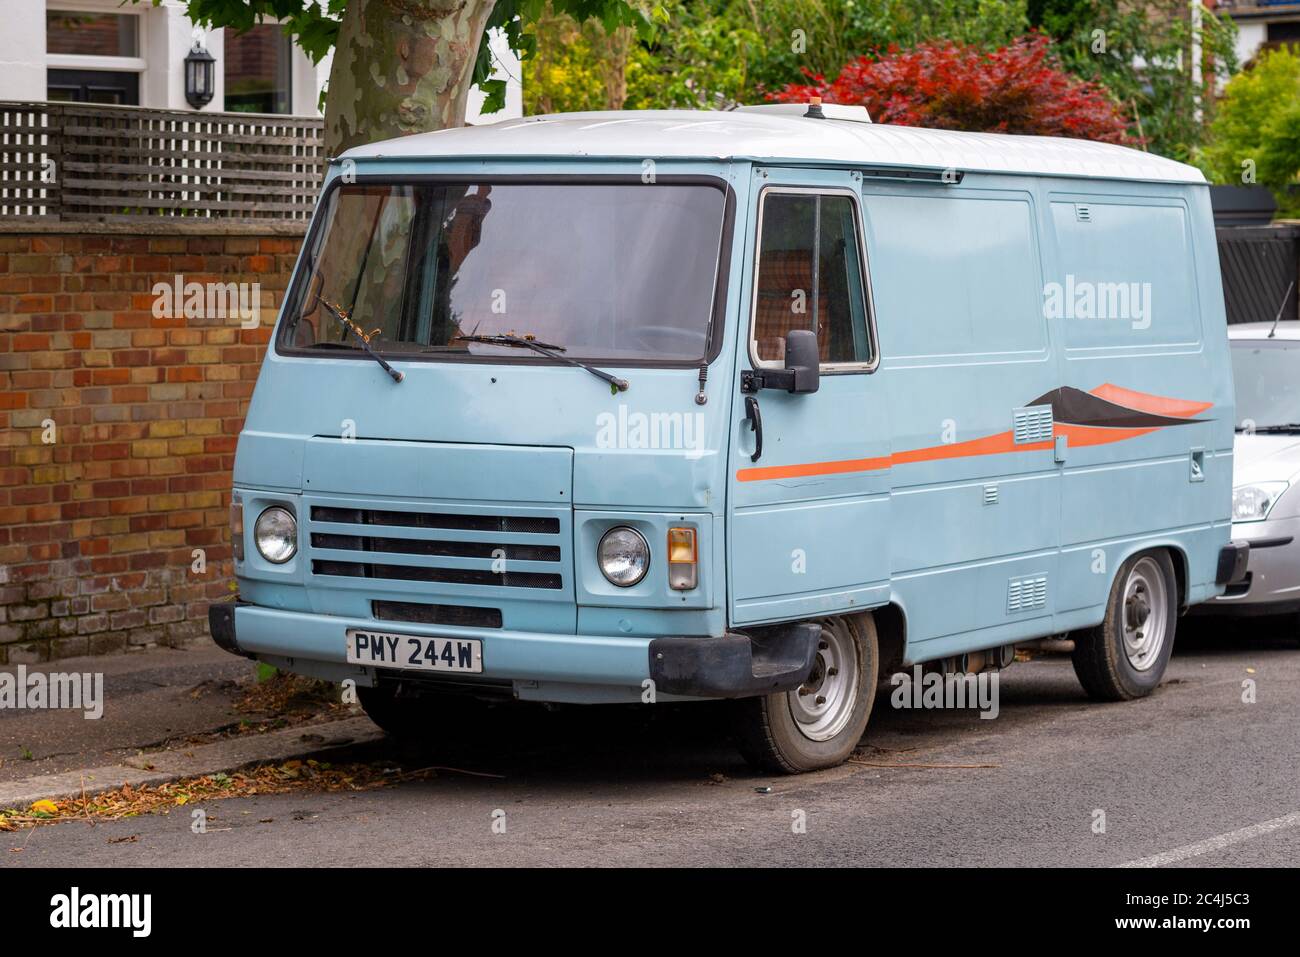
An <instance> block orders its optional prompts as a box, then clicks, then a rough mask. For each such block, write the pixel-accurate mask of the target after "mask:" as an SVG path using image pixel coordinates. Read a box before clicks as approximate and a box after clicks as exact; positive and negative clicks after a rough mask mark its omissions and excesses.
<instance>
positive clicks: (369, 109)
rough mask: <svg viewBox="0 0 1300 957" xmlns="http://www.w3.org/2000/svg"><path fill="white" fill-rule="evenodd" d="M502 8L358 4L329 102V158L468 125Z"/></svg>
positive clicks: (409, 0) (460, 3) (441, 1)
mask: <svg viewBox="0 0 1300 957" xmlns="http://www.w3.org/2000/svg"><path fill="white" fill-rule="evenodd" d="M495 5H496V0H350V2H349V3H348V5H347V8H346V10H345V11H344V14H343V22H342V23H341V24H340V25H339V39H338V45H337V46H336V47H335V49H334V62H333V64H332V65H331V67H330V79H329V91H328V94H327V95H326V98H325V148H326V153H327V155H329V156H338V155H339V154H341V153H342V152H343V151H344V150H347V149H350V148H351V147H353V146H357V145H359V144H362V143H371V142H374V141H375V140H385V139H391V138H392V137H395V136H406V135H408V134H410V133H423V132H425V131H426V130H438V129H443V128H444V127H448V126H463V125H464V124H465V101H466V98H467V97H468V95H469V90H470V86H471V85H472V80H473V76H474V58H475V56H476V55H477V54H478V47H479V41H480V40H481V39H482V37H483V30H484V28H485V27H486V25H487V19H488V16H489V15H490V14H491V13H492V8H493V7H494V6H495Z"/></svg>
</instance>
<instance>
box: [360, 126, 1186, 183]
mask: <svg viewBox="0 0 1300 957" xmlns="http://www.w3.org/2000/svg"><path fill="white" fill-rule="evenodd" d="M344 156H346V157H349V158H352V159H362V158H381V157H382V158H390V159H418V158H421V157H467V156H473V157H480V156H482V157H487V156H492V157H509V158H520V157H530V158H531V157H554V158H564V159H576V158H583V159H586V158H598V157H608V158H622V159H701V158H707V159H733V158H734V159H745V160H756V161H759V162H790V163H833V164H851V165H864V166H885V167H907V168H915V169H927V170H944V169H956V170H960V171H963V172H967V171H969V172H988V173H1028V174H1035V175H1041V176H1087V177H1095V178H1102V179H1127V180H1144V181H1155V182H1167V183H1204V182H1205V177H1204V176H1203V175H1202V174H1201V171H1200V170H1198V169H1196V168H1195V167H1194V166H1187V165H1185V164H1183V163H1178V162H1175V161H1174V160H1169V159H1165V158H1164V157H1161V156H1155V155H1153V154H1151V153H1144V152H1142V151H1140V150H1134V149H1128V148H1127V147H1123V146H1112V145H1110V144H1108V143H1094V142H1091V141H1089V140H1075V139H1064V138H1060V137H1051V136H1009V135H1004V134H998V133H959V132H955V131H951V130H928V129H920V128H917V127H910V126H890V125H885V124H880V123H871V122H863V121H861V120H856V119H854V120H848V119H829V118H828V119H809V118H805V117H803V116H799V115H790V113H787V112H784V111H772V110H755V111H749V110H732V111H726V112H718V111H705V110H628V111H621V112H620V111H609V112H592V113H552V114H547V115H544V116H529V117H525V118H523V119H514V120H502V121H500V122H498V123H491V124H488V125H484V126H471V127H461V128H457V129H446V130H436V131H434V132H431V133H416V134H414V135H411V136H403V137H398V138H397V139H391V140H385V141H383V142H379V143H371V144H368V145H366V146H359V147H356V148H354V149H351V150H348V152H347V153H345V154H344Z"/></svg>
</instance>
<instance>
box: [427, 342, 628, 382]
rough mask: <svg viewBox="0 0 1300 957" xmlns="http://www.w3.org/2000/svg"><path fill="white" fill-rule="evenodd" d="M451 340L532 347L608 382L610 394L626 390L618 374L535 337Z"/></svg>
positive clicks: (524, 347) (624, 380)
mask: <svg viewBox="0 0 1300 957" xmlns="http://www.w3.org/2000/svg"><path fill="white" fill-rule="evenodd" d="M452 339H453V340H459V341H462V342H482V343H486V344H487V345H492V346H517V347H519V348H523V349H532V350H533V351H534V352H537V353H540V354H541V355H544V356H546V357H547V358H550V359H556V360H558V361H560V362H564V363H567V364H568V365H571V366H577V367H578V368H579V369H586V370H587V371H588V372H590V373H591V374H592V375H594V376H595V377H596V378H597V379H600V380H602V381H603V382H608V383H609V391H610V394H614V393H617V392H626V391H627V385H628V383H627V380H626V379H620V378H619V377H618V376H615V375H610V374H609V373H608V372H606V371H605V370H604V369H597V368H596V367H595V366H593V365H589V364H587V363H586V362H583V361H582V360H580V359H570V358H569V357H568V356H562V355H560V351H561V350H563V349H564V346H557V345H552V344H551V343H549V342H538V341H537V340H535V339H528V338H525V337H524V336H512V335H496V336H453V337H452Z"/></svg>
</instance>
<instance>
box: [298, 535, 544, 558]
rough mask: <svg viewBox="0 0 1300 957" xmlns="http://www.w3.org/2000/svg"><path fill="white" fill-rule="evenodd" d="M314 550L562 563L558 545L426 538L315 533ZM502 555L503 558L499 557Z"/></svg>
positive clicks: (312, 539) (312, 542)
mask: <svg viewBox="0 0 1300 957" xmlns="http://www.w3.org/2000/svg"><path fill="white" fill-rule="evenodd" d="M311 544H312V547H313V548H331V549H335V550H337V551H357V552H389V553H393V554H398V555H436V556H441V557H446V558H487V559H498V558H503V559H505V560H506V561H521V562H558V561H559V560H560V554H561V553H560V546H558V545H515V544H510V543H505V542H447V541H438V540H431V539H425V538H372V537H366V536H361V535H333V534H328V533H320V532H313V533H312V536H311ZM498 553H499V554H498Z"/></svg>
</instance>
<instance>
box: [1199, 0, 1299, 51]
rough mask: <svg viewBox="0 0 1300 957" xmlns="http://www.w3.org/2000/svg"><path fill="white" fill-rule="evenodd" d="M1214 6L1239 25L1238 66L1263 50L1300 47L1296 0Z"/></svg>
mask: <svg viewBox="0 0 1300 957" xmlns="http://www.w3.org/2000/svg"><path fill="white" fill-rule="evenodd" d="M1214 6H1215V8H1216V9H1217V11H1218V12H1219V13H1226V14H1227V15H1228V16H1230V17H1232V19H1233V22H1234V23H1236V25H1237V62H1238V63H1241V64H1245V63H1248V62H1250V60H1251V59H1252V58H1254V57H1255V56H1256V54H1258V53H1259V51H1260V50H1264V49H1270V48H1273V47H1279V46H1282V45H1284V44H1290V45H1292V46H1300V2H1296V0H1218V3H1217V4H1215V5H1214Z"/></svg>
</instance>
